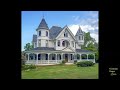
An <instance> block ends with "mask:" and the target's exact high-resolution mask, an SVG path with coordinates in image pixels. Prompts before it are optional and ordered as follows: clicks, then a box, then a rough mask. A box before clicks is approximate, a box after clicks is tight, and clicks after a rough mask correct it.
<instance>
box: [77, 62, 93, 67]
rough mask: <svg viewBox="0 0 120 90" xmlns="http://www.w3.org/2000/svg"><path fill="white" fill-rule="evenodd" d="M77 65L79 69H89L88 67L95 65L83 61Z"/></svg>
mask: <svg viewBox="0 0 120 90" xmlns="http://www.w3.org/2000/svg"><path fill="white" fill-rule="evenodd" d="M76 65H77V66H78V67H88V66H93V65H94V63H93V62H92V61H81V62H77V64H76Z"/></svg>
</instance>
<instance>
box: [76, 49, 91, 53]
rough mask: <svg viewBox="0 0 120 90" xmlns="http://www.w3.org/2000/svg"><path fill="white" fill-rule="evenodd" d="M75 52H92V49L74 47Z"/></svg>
mask: <svg viewBox="0 0 120 90" xmlns="http://www.w3.org/2000/svg"><path fill="white" fill-rule="evenodd" d="M76 52H92V51H89V50H84V49H76Z"/></svg>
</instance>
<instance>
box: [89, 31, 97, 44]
mask: <svg viewBox="0 0 120 90" xmlns="http://www.w3.org/2000/svg"><path fill="white" fill-rule="evenodd" d="M90 36H91V37H93V38H95V40H96V42H99V41H98V34H94V33H91V34H90Z"/></svg>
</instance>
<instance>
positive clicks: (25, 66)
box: [22, 64, 36, 70]
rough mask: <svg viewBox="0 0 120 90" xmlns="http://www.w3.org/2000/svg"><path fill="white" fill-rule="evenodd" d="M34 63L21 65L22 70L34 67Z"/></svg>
mask: <svg viewBox="0 0 120 90" xmlns="http://www.w3.org/2000/svg"><path fill="white" fill-rule="evenodd" d="M35 68H36V66H35V65H32V64H31V65H22V70H27V69H35Z"/></svg>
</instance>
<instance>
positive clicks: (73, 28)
mask: <svg viewBox="0 0 120 90" xmlns="http://www.w3.org/2000/svg"><path fill="white" fill-rule="evenodd" d="M68 27H69V29H70V30H71V31H72V33H73V34H74V35H75V34H76V32H77V30H78V28H79V25H78V24H73V25H69V26H68ZM80 27H81V29H82V31H84V32H90V35H91V37H93V38H95V40H96V42H98V32H97V33H94V31H95V30H96V28H94V27H92V26H91V25H80ZM91 31H93V32H91Z"/></svg>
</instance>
